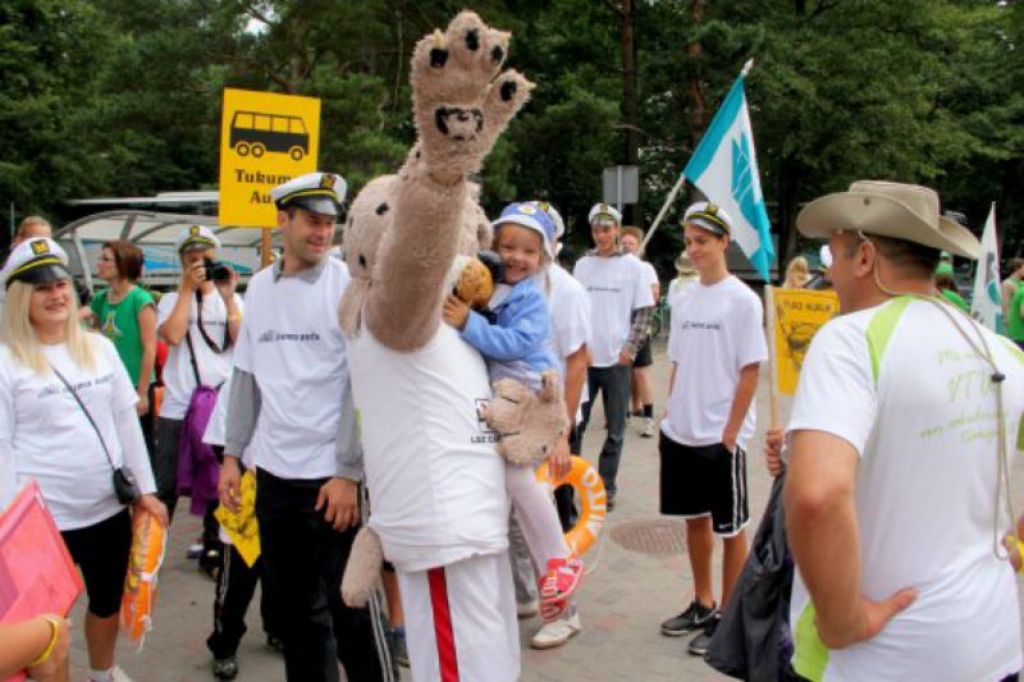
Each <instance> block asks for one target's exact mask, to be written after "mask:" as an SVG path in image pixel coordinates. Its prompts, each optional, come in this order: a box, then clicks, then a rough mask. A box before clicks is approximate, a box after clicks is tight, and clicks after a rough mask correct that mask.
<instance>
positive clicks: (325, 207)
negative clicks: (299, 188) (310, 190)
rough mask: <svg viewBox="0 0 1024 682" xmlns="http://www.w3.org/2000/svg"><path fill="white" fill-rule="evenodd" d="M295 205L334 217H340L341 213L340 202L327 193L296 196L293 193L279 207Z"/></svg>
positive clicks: (282, 208)
mask: <svg viewBox="0 0 1024 682" xmlns="http://www.w3.org/2000/svg"><path fill="white" fill-rule="evenodd" d="M293 206H295V207H298V208H302V209H305V210H307V211H310V212H311V213H319V214H320V215H326V216H331V217H332V218H336V217H338V215H340V213H341V211H340V210H339V209H340V207H339V206H338V203H337V202H336V201H334V199H332V198H330V197H329V196H325V195H311V196H295V195H294V194H293V195H292V196H290V197H288V198H287V200H285V201H283V202H281V203H280V204H279V205H278V208H280V209H281V210H284V209H287V208H291V207H293Z"/></svg>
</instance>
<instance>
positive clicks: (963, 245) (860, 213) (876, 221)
mask: <svg viewBox="0 0 1024 682" xmlns="http://www.w3.org/2000/svg"><path fill="white" fill-rule="evenodd" d="M796 226H797V229H799V230H800V232H801V233H802V234H803V235H805V236H807V237H811V238H816V239H828V237H829V235H831V234H832V233H833V232H838V231H839V230H848V231H851V232H856V231H858V230H859V231H861V232H863V233H865V234H876V235H879V236H881V237H891V238H893V239H903V240H905V241H908V242H913V243H915V244H922V245H924V246H931V247H933V248H935V249H936V250H939V251H949V252H950V253H953V254H956V255H958V256H963V257H965V258H971V259H974V260H976V259H977V258H978V252H979V250H980V248H981V246H980V244H979V243H978V239H977V237H975V236H974V235H973V234H971V232H970V230H968V229H967V228H965V227H963V226H962V225H960V224H959V223H957V222H956V221H955V220H950V219H949V218H946V217H943V216H942V215H941V213H940V211H939V195H938V193H937V192H936V191H935V190H933V189H928V188H927V187H921V186H920V185H906V184H903V183H898V182H882V181H879V180H858V181H857V182H855V183H853V184H852V185H850V190H849V191H848V192H837V193H836V194H828V195H826V196H823V197H821V198H819V199H815V200H814V201H812V202H811V203H809V204H808V205H807V206H806V207H804V209H803V210H802V211H800V215H798V216H797V219H796Z"/></svg>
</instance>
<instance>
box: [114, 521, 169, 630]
mask: <svg viewBox="0 0 1024 682" xmlns="http://www.w3.org/2000/svg"><path fill="white" fill-rule="evenodd" d="M166 549H167V529H166V528H164V527H163V526H161V525H160V522H159V521H157V520H156V518H155V517H154V516H152V515H150V514H148V513H147V512H138V513H136V514H135V518H134V519H132V549H131V554H130V555H129V559H128V575H127V576H126V577H125V581H124V596H123V597H122V598H121V628H122V632H124V633H125V634H126V635H127V636H128V637H129V638H131V639H133V640H139V639H140V638H142V637H143V636H144V635H145V634H146V633H147V632H149V631H150V629H151V628H152V627H153V606H154V605H155V603H156V582H157V573H158V572H159V571H160V566H161V565H162V564H163V562H164V552H165V550H166Z"/></svg>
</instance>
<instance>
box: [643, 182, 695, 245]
mask: <svg viewBox="0 0 1024 682" xmlns="http://www.w3.org/2000/svg"><path fill="white" fill-rule="evenodd" d="M684 182H686V176H685V175H683V174H682V173H680V174H679V180H677V181H676V184H675V187H673V188H672V191H671V192H669V193H668V198H667V199H665V204H664V205H663V206H662V207H661V210H660V211H658V217H657V218H655V219H654V224H652V225H651V229H649V230H647V235H646V236H645V237H644V241H643V243H642V244H640V252H641V253H643V250H644V249H645V248H646V247H647V242H649V241H651V237H653V236H654V232H655V231H656V230H657V229H658V226H659V225H660V224H661V220H662V218H664V217H665V213H666V212H668V207H669V206H671V205H672V203H673V202H674V201H675V200H676V195H677V194H679V190H680V188H682V186H683V183H684Z"/></svg>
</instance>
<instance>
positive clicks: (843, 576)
mask: <svg viewBox="0 0 1024 682" xmlns="http://www.w3.org/2000/svg"><path fill="white" fill-rule="evenodd" d="M797 227H798V228H799V229H800V231H801V232H802V233H803V234H804V235H806V236H808V237H812V238H819V239H828V244H829V249H830V251H831V252H832V256H833V261H832V267H831V268H830V270H829V276H830V279H831V280H832V282H833V284H834V286H835V290H836V292H837V293H838V295H839V301H840V306H841V309H842V312H843V315H842V316H840V317H838V318H835V319H834V320H832V321H830V322H829V323H828V324H826V325H825V326H824V327H822V328H821V330H820V331H819V332H818V333H817V335H816V336H815V337H814V340H813V341H812V343H811V347H810V350H809V351H808V353H807V357H806V359H805V361H804V364H803V369H802V372H801V375H800V383H799V386H798V389H797V394H796V399H795V403H794V406H793V413H792V416H791V418H790V423H789V434H788V447H787V450H786V453H785V456H786V457H788V467H787V472H788V473H787V475H788V480H787V481H786V493H785V504H786V521H787V524H788V525H789V539H790V544H791V548H792V552H793V557H794V559H795V562H796V567H797V569H798V570H797V575H796V577H795V580H794V585H793V595H792V603H791V608H790V625H791V627H792V630H793V639H794V643H795V647H796V651H795V654H794V657H793V666H794V668H795V670H796V672H797V674H799V675H800V676H801V677H803V678H806V679H809V680H993V681H996V680H1003V679H1016V678H1017V674H1018V673H1019V671H1020V668H1021V646H1020V641H1021V633H1020V613H1019V605H1018V595H1017V583H1016V580H1015V579H1014V575H1013V571H1012V569H1011V567H1010V564H1009V563H1008V562H1007V561H1006V560H1005V555H1004V553H1003V552H1002V551H1001V550H999V549H997V548H998V546H999V543H1000V539H1001V535H1002V534H1003V533H1004V532H1006V531H1007V530H1008V529H1009V528H1010V524H1011V519H1010V517H1009V515H1008V514H1007V513H1006V510H1005V509H1004V508H1002V507H1001V502H1000V500H1001V498H1002V496H1003V495H1006V494H1007V493H1008V485H1009V481H1008V480H1006V476H1007V475H1008V473H1007V472H1008V471H1009V469H1008V466H1009V464H1008V462H1007V459H1008V458H1009V457H1011V456H1012V454H1013V453H1014V449H1015V444H1016V443H1017V438H1018V426H1019V421H1020V417H1021V414H1022V412H1024V355H1022V354H1021V353H1020V352H1019V351H1018V350H1017V349H1016V348H1015V347H1014V346H1013V344H1012V343H1011V342H1009V341H1008V340H1007V339H1004V338H1002V337H999V336H997V335H996V334H995V333H993V332H991V331H990V330H988V329H985V328H984V327H982V326H981V325H979V324H977V323H975V322H974V321H972V320H971V319H970V318H969V317H967V316H966V315H962V314H961V313H959V311H957V310H956V309H954V308H953V307H952V306H950V305H949V304H948V303H946V302H945V301H944V300H943V299H940V298H938V297H937V296H936V291H935V289H934V285H933V280H932V273H933V272H934V270H935V266H936V264H937V263H938V261H939V252H940V250H946V251H949V252H950V253H952V254H955V255H957V256H961V257H965V258H977V255H978V252H979V249H980V247H979V244H978V240H977V239H976V238H975V237H974V236H973V235H972V234H971V233H970V232H969V231H968V230H967V229H966V228H964V227H961V226H960V225H958V224H957V223H955V222H953V221H951V220H949V219H947V218H944V217H942V215H941V213H940V210H939V197H938V194H937V193H936V192H934V191H933V190H930V189H927V188H925V187H920V186H917V185H905V184H898V183H890V182H877V181H860V182H855V183H853V185H851V186H850V190H849V191H848V192H839V193H836V194H830V195H828V196H825V197H822V198H820V199H817V200H815V201H813V202H811V203H810V204H808V205H807V207H805V208H804V210H803V211H801V213H800V215H799V216H798V218H797ZM1000 410H1002V413H1001V414H1000Z"/></svg>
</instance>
